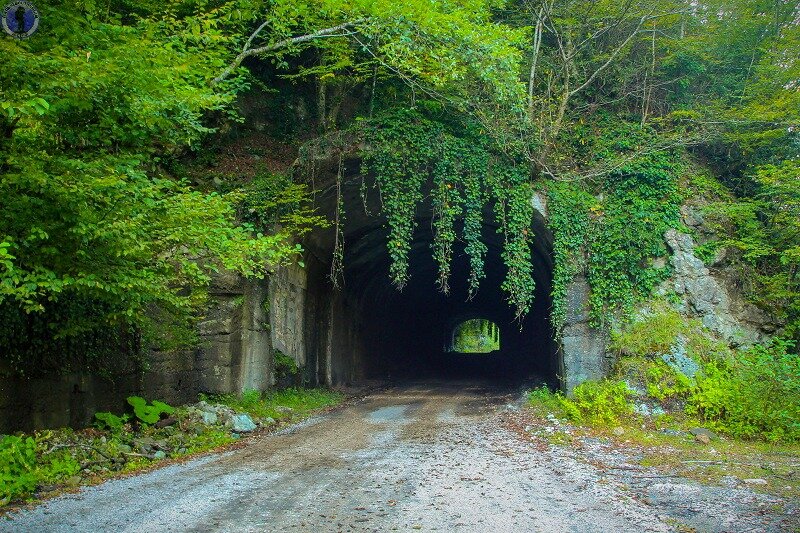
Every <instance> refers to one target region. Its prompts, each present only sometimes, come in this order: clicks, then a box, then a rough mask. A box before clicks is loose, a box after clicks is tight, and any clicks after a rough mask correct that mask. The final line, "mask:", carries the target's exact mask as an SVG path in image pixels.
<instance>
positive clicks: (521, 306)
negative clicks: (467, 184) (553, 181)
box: [489, 165, 536, 319]
mask: <svg viewBox="0 0 800 533" xmlns="http://www.w3.org/2000/svg"><path fill="white" fill-rule="evenodd" d="M489 182H490V184H491V186H492V189H493V191H494V194H495V197H496V202H495V214H496V216H497V222H498V223H499V225H500V228H499V230H498V231H502V232H503V237H504V243H503V252H502V254H501V257H502V258H503V262H504V263H505V265H506V268H507V269H508V273H507V275H506V278H505V279H504V280H503V283H502V285H501V288H502V289H503V290H504V291H505V292H506V294H507V298H508V301H509V303H510V304H511V305H512V306H513V307H514V310H515V311H516V315H517V318H518V319H519V318H522V317H523V316H525V315H526V314H527V313H528V311H529V310H530V305H531V302H533V297H534V294H535V292H536V282H535V280H534V278H533V262H532V261H533V257H532V256H531V240H532V238H533V231H532V228H531V222H532V221H533V204H531V195H532V193H533V190H532V188H531V184H530V182H529V181H528V177H527V173H526V172H525V170H524V169H522V168H520V167H513V166H506V165H502V166H494V167H493V168H492V172H491V174H490V179H489Z"/></svg>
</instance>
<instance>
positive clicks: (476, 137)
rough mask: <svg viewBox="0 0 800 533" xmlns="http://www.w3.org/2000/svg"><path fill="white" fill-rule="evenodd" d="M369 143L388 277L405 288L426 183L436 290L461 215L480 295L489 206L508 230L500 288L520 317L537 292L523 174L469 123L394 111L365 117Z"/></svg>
mask: <svg viewBox="0 0 800 533" xmlns="http://www.w3.org/2000/svg"><path fill="white" fill-rule="evenodd" d="M455 126H457V127H455ZM366 141H367V146H368V147H367V149H366V150H365V153H364V163H365V164H364V171H365V172H371V173H372V174H373V175H374V176H375V180H376V184H377V186H378V187H379V190H380V193H381V197H382V198H383V212H384V214H385V216H386V217H387V221H388V226H389V239H388V252H389V256H390V258H391V265H390V276H391V278H392V281H393V282H394V283H395V285H396V286H398V287H400V288H402V287H403V286H404V285H405V283H406V282H407V281H408V252H409V250H410V247H411V242H412V240H413V235H414V229H415V228H416V219H417V216H416V215H417V211H418V210H419V209H420V204H421V203H422V201H423V200H424V195H423V189H424V188H425V187H424V186H425V184H429V189H430V202H431V209H432V229H433V245H432V248H433V258H434V260H435V261H436V263H437V265H438V276H437V282H438V283H437V284H438V286H439V289H440V290H441V291H443V292H444V293H449V290H450V274H451V263H452V260H453V250H454V245H455V242H456V241H457V239H458V235H457V225H456V222H457V221H458V220H461V219H463V234H462V236H461V237H462V238H463V241H464V250H465V253H466V254H467V256H468V257H469V264H470V273H469V280H468V297H470V298H471V297H473V296H474V295H475V293H476V292H477V290H478V288H479V285H480V282H481V280H482V279H483V278H484V277H485V272H484V259H485V256H486V253H487V246H486V244H485V243H484V242H483V238H482V234H481V233H482V228H483V223H484V220H483V211H484V208H485V207H486V206H488V205H491V204H494V205H495V206H496V213H497V216H498V222H499V225H500V226H501V231H502V232H503V233H504V235H505V246H504V249H503V252H502V258H503V260H504V262H505V264H506V266H507V271H508V274H507V276H506V279H505V280H504V281H503V283H502V289H503V290H504V291H505V292H506V294H507V297H508V300H509V303H510V304H511V305H512V306H513V307H514V308H515V310H516V313H517V316H518V317H521V316H523V315H525V313H527V312H528V310H529V309H530V304H531V302H532V300H533V296H534V292H535V283H534V280H533V267H532V264H531V259H532V258H531V250H530V243H531V238H532V233H531V220H532V218H531V217H532V215H533V212H532V206H531V203H530V193H531V189H530V184H529V183H528V177H527V173H526V172H524V171H523V170H521V168H520V169H519V170H518V169H517V168H516V167H515V166H514V165H512V164H511V163H510V162H508V161H507V160H506V159H505V158H504V157H501V156H493V154H491V152H490V151H489V150H488V148H487V144H486V142H485V140H484V136H483V135H482V134H481V133H480V132H479V131H476V128H474V127H472V126H471V125H469V124H457V125H448V124H445V123H443V122H440V121H433V120H429V119H427V118H424V117H423V115H422V114H421V113H419V112H418V111H413V110H401V111H394V112H392V113H390V114H386V115H383V116H382V117H378V118H376V119H375V120H373V121H370V123H369V125H368V126H367V128H366ZM490 161H492V169H493V170H492V171H491V172H490V164H489V163H490ZM492 173H495V178H494V179H492V178H491V176H490V174H492Z"/></svg>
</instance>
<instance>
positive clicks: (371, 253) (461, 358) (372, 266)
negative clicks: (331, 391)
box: [306, 184, 560, 387]
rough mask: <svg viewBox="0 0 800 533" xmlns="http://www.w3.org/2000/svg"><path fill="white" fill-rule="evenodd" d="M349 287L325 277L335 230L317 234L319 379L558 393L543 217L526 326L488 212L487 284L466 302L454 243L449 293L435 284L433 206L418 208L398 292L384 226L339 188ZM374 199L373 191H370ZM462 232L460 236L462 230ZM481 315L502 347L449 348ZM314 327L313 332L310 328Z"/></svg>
mask: <svg viewBox="0 0 800 533" xmlns="http://www.w3.org/2000/svg"><path fill="white" fill-rule="evenodd" d="M343 190H344V199H345V205H346V206H353V207H351V208H350V210H349V211H348V212H347V218H346V223H345V225H344V242H345V245H344V280H343V284H342V287H341V288H339V289H333V288H332V284H331V281H330V279H329V273H330V257H331V251H332V250H331V248H332V246H331V243H332V242H333V238H334V234H333V229H332V228H329V229H326V230H321V231H317V232H315V233H314V234H313V235H312V237H311V238H310V239H309V240H308V241H307V242H306V249H307V250H309V251H311V252H313V253H309V254H308V255H310V256H311V257H309V259H307V261H306V263H307V267H306V268H307V272H308V291H309V294H314V295H316V297H315V298H314V302H312V305H310V306H309V311H308V313H307V314H308V315H309V317H308V318H307V320H314V321H316V323H320V321H322V322H323V323H326V324H328V326H329V328H328V333H327V334H323V335H317V337H316V338H314V339H309V341H310V342H309V344H310V345H313V346H316V348H317V349H316V357H314V356H312V357H311V359H315V360H316V365H317V372H318V376H317V377H318V380H317V381H319V382H322V383H329V384H337V383H342V382H345V383H346V382H354V381H358V380H368V379H379V380H384V379H392V380H394V379H397V380H403V379H414V378H437V379H447V378H481V379H485V380H493V381H504V382H514V381H533V380H537V381H543V382H546V383H548V384H549V385H551V386H553V387H558V386H559V385H560V384H559V381H558V375H559V374H560V372H559V364H558V349H557V345H556V343H555V342H554V340H553V334H552V328H551V326H550V322H549V312H550V296H549V295H550V287H551V280H552V258H551V252H550V248H551V238H550V236H549V232H548V230H547V228H546V226H545V224H544V221H543V220H542V219H541V216H540V215H538V213H537V215H536V216H537V218H536V219H535V220H534V221H532V224H533V231H534V235H535V239H534V245H533V246H532V254H533V258H534V277H535V281H536V297H535V300H534V302H533V304H532V307H531V310H530V312H529V313H528V314H527V315H526V316H525V317H524V319H522V320H521V321H520V320H517V319H515V313H514V310H513V309H512V308H511V306H510V305H509V304H508V302H507V300H506V295H505V294H504V293H503V291H502V290H501V284H502V282H503V279H504V278H505V274H506V267H505V265H504V263H503V260H502V257H501V253H502V245H503V235H502V234H501V233H498V231H497V227H496V226H495V225H494V224H493V218H494V216H493V214H492V213H491V211H489V212H487V213H485V216H484V221H485V222H484V227H483V231H482V233H483V242H484V243H485V244H486V245H487V248H488V252H487V254H486V257H485V258H484V268H485V274H486V277H485V278H484V279H483V280H482V281H481V285H480V289H479V291H478V292H477V294H476V295H474V297H473V298H472V299H469V298H468V290H467V284H468V278H469V259H468V257H467V256H466V254H465V253H464V245H463V243H460V242H459V241H456V244H455V246H454V254H453V256H454V258H453V262H452V272H451V278H450V294H449V295H445V294H444V293H442V292H441V291H440V290H439V289H438V287H437V284H436V278H437V265H436V263H435V261H434V259H433V254H432V249H431V244H432V241H433V231H432V227H431V218H430V207H429V206H428V207H426V206H424V205H423V206H420V208H419V210H418V219H417V228H416V231H415V235H414V240H413V243H412V248H411V252H410V254H409V274H410V276H409V282H408V284H407V285H406V286H405V287H404V288H403V290H402V291H400V290H398V289H397V288H396V287H395V286H394V285H393V284H392V283H391V280H390V278H389V261H390V259H389V255H388V253H387V250H386V235H387V229H386V228H385V219H384V218H382V217H380V216H377V215H374V214H368V213H367V212H366V211H370V212H371V213H376V212H378V210H379V209H378V207H379V206H377V205H376V206H374V207H370V206H368V207H367V209H366V210H365V209H364V206H363V203H364V202H363V201H362V198H361V197H360V193H359V192H358V191H357V190H356V186H355V185H353V184H350V185H349V186H345V187H343ZM374 195H377V193H374ZM317 204H318V206H319V207H320V212H327V213H326V214H328V215H331V214H332V212H333V210H334V209H335V207H334V206H335V202H334V201H331V200H330V199H328V201H326V199H325V197H322V198H318V199H317ZM459 234H460V233H459ZM473 318H483V319H487V320H489V321H492V322H494V323H495V324H497V325H498V326H499V328H500V339H501V340H500V349H499V350H498V351H493V352H490V353H486V354H481V353H469V354H467V353H455V352H452V351H450V350H449V347H450V344H451V339H452V334H453V330H454V328H455V327H456V326H458V324H460V323H461V322H463V321H465V320H468V319H473ZM307 329H309V328H307Z"/></svg>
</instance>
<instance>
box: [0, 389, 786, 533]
mask: <svg viewBox="0 0 800 533" xmlns="http://www.w3.org/2000/svg"><path fill="white" fill-rule="evenodd" d="M519 399H520V394H519V391H512V390H509V389H502V388H496V387H492V386H488V385H484V384H481V383H476V382H450V383H439V382H417V383H412V384H407V385H403V386H397V387H393V388H388V389H384V390H381V391H379V392H376V393H373V394H371V395H369V396H367V397H366V398H365V399H364V400H362V401H358V402H355V403H352V404H350V405H347V406H345V407H343V408H340V409H336V410H334V411H332V412H330V413H327V414H324V415H320V416H318V417H315V418H312V419H310V420H308V421H307V422H305V423H302V424H300V425H298V426H294V427H292V428H288V429H286V430H283V431H282V432H279V433H276V434H272V435H262V436H257V437H254V438H253V439H251V440H250V442H249V443H248V445H246V446H244V447H243V448H241V449H237V450H234V451H231V452H227V453H223V454H217V455H211V456H207V457H203V458H200V459H196V460H193V461H190V462H188V463H186V464H180V465H172V466H168V467H165V468H162V469H159V470H156V471H153V472H149V473H146V474H142V475H139V476H135V477H130V478H126V479H118V480H113V481H109V482H106V483H104V484H102V485H99V486H96V487H91V488H87V489H84V490H82V491H81V492H80V493H78V494H71V495H65V496H61V497H59V498H55V499H53V500H50V501H47V502H45V503H44V504H42V505H39V506H38V507H36V508H35V509H33V510H30V511H24V512H22V513H18V514H16V515H14V516H13V517H12V518H11V519H9V518H5V519H0V531H25V532H27V531H31V532H37V533H38V532H50V531H53V532H60V531H87V532H88V531H103V532H110V531H114V532H117V531H119V532H136V533H141V532H162V531H203V532H205V531H225V532H239V531H241V532H244V531H248V532H249V531H252V532H261V531H309V532H321V531H344V532H349V531H393V530H396V531H416V530H421V531H459V532H471V531H474V532H516V531H520V532H522V531H525V532H535V531H542V532H545V531H546V532H561V531H563V532H576V533H587V532H595V531H596V532H620V531H632V532H633V531H635V532H641V531H673V530H679V529H678V528H680V527H686V524H690V525H692V526H693V527H696V526H699V530H701V531H702V530H709V531H747V530H752V531H765V530H775V531H779V530H780V525H776V523H774V522H770V521H769V520H766V521H765V519H763V518H752V516H756V515H757V511H758V510H759V509H761V508H762V507H764V506H769V505H771V504H774V502H770V500H769V499H768V498H767V497H764V498H761V499H759V498H760V497H759V496H752V495H750V494H744V495H742V496H741V498H739V499H741V500H742V501H743V502H745V501H746V502H750V503H749V504H742V505H739V504H735V505H731V504H730V502H731V501H733V500H736V497H734V496H731V491H727V490H726V491H725V492H720V493H719V494H717V495H716V496H715V493H713V492H708V491H706V489H701V488H697V486H696V485H693V484H688V485H686V484H682V483H677V484H674V483H673V484H666V485H665V487H662V488H661V489H658V490H656V491H655V493H653V490H654V489H653V487H655V486H656V484H652V483H651V481H652V480H644V481H642V480H641V479H640V480H639V481H640V483H639V485H638V486H636V487H633V488H632V487H631V483H632V481H631V479H630V478H627V479H621V478H615V477H614V472H615V471H614V470H608V469H600V468H598V467H597V466H596V465H594V464H592V461H587V460H582V459H586V458H582V457H579V456H576V455H575V453H573V452H570V451H565V450H563V449H560V448H559V447H552V448H547V447H546V448H545V449H543V448H542V446H541V445H538V446H537V445H536V444H535V443H534V442H532V441H531V440H530V439H525V438H524V437H521V436H520V435H519V432H518V431H512V430H511V429H509V425H508V424H505V423H503V417H504V416H505V415H504V413H505V414H508V413H513V411H515V410H518V409H519V407H518V406H516V405H515V404H518V402H519ZM606 459H608V458H606ZM617 460H618V461H624V458H617ZM618 471H619V472H624V473H626V475H629V474H630V471H628V470H627V469H625V468H621V469H619V470H618ZM609 472H610V473H609ZM636 477H637V478H646V477H647V476H636ZM653 477H654V478H657V477H658V476H653ZM656 481H658V480H656ZM662 485H664V484H663V483H662ZM676 487H677V489H676ZM676 490H677V492H676ZM709 490H712V489H709ZM648 491H650V492H649V493H648ZM659 491H660V492H659ZM647 494H650V497H649V498H648V497H646V496H647ZM654 494H655V495H654ZM659 494H660V495H661V496H659ZM643 495H644V496H643ZM748 498H750V500H748ZM718 499H719V500H720V502H718V503H716V502H717V500H718ZM751 500H752V501H751ZM748 505H749V507H748ZM691 506H695V507H698V508H699V510H697V509H692V510H691V512H688V511H685V509H687V508H689V509H691ZM715 506H716V507H715ZM687 513H688V514H687ZM748 517H750V518H748ZM748 520H750V521H749V522H748ZM770 524H771V525H770ZM684 530H685V529H684Z"/></svg>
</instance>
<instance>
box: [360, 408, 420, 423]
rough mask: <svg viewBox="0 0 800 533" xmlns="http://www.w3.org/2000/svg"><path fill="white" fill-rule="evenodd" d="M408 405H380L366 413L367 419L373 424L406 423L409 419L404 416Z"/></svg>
mask: <svg viewBox="0 0 800 533" xmlns="http://www.w3.org/2000/svg"><path fill="white" fill-rule="evenodd" d="M409 407H410V406H409V405H390V406H388V407H381V408H380V409H375V410H374V411H372V412H371V413H370V414H369V415H367V420H368V421H370V422H372V423H373V424H390V423H394V424H407V423H408V422H410V420H409V419H408V418H406V416H405V414H406V411H407V410H408V408H409Z"/></svg>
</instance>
